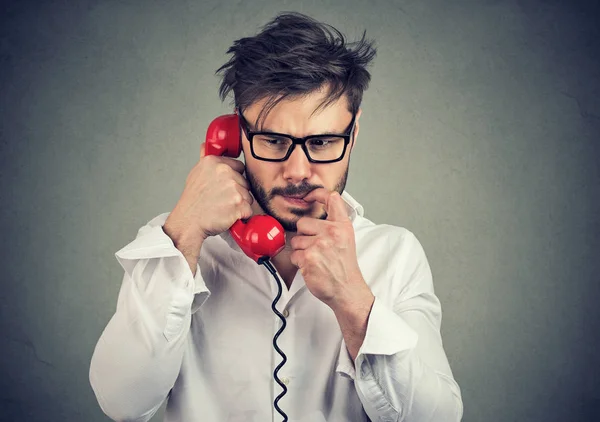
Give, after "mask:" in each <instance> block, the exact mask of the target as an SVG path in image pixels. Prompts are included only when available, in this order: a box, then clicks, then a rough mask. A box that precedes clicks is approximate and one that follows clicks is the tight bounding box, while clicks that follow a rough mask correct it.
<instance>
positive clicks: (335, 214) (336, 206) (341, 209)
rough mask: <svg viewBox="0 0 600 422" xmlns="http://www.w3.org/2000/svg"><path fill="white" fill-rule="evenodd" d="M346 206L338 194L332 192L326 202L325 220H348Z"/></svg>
mask: <svg viewBox="0 0 600 422" xmlns="http://www.w3.org/2000/svg"><path fill="white" fill-rule="evenodd" d="M348 218H349V217H348V213H347V212H346V205H345V204H344V200H343V199H342V197H341V196H340V194H339V193H337V192H335V191H333V192H331V194H330V195H329V199H328V201H327V219H328V220H333V221H344V220H348Z"/></svg>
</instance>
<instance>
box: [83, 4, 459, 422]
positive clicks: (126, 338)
mask: <svg viewBox="0 0 600 422" xmlns="http://www.w3.org/2000/svg"><path fill="white" fill-rule="evenodd" d="M352 47H354V48H352ZM228 52H229V53H233V57H232V58H231V60H230V61H229V62H228V63H227V64H225V65H224V66H222V67H221V68H220V69H219V71H222V72H223V73H224V76H223V82H222V85H221V90H220V94H221V97H222V99H225V98H226V96H227V94H228V93H229V92H231V91H233V93H234V97H235V104H236V108H235V110H236V112H237V113H238V115H239V120H240V126H241V129H242V137H241V138H242V139H241V142H242V149H243V153H244V158H245V165H244V164H242V162H240V161H237V160H235V159H233V158H227V157H216V156H206V155H205V152H204V150H205V147H204V145H203V146H202V148H201V158H200V160H199V162H198V163H197V164H196V165H195V166H194V168H193V169H192V170H191V172H190V173H189V175H188V177H187V180H186V184H185V188H184V191H183V193H182V195H181V198H180V199H179V201H178V203H177V204H176V206H175V208H174V209H173V211H172V212H171V213H166V214H162V215H159V216H158V217H156V218H154V219H153V220H151V221H150V222H149V223H148V224H147V225H145V226H144V227H142V228H141V229H140V230H139V232H138V235H137V237H136V239H135V240H133V241H132V242H131V243H130V244H129V245H127V246H126V247H124V248H123V249H121V250H120V251H118V252H117V253H116V256H117V259H118V260H119V263H120V264H121V265H122V267H123V269H124V270H125V273H124V277H123V283H122V287H121V291H120V293H119V299H118V303H117V309H116V312H115V314H114V316H113V317H112V319H111V320H110V322H109V323H108V325H107V327H106V329H105V331H104V332H103V334H102V336H101V338H100V340H99V342H98V344H97V347H96V349H95V352H94V355H93V357H92V361H91V368H90V382H91V384H92V387H93V389H94V391H95V394H96V397H97V399H98V402H99V404H100V406H101V407H102V409H103V410H104V412H105V413H106V414H107V415H108V416H110V417H111V418H113V419H114V420H118V421H147V420H149V419H150V418H151V417H152V415H153V414H154V413H155V412H156V411H157V409H158V408H159V407H160V406H161V404H162V403H163V402H164V400H165V399H167V400H168V402H167V408H166V416H165V420H166V421H170V422H175V421H177V422H184V421H185V422H195V421H207V422H212V421H214V422H223V421H257V422H264V421H279V420H281V419H282V416H281V415H280V414H279V413H278V412H277V411H275V410H274V407H273V400H274V398H275V397H276V396H278V395H279V394H280V393H281V387H280V386H279V384H278V383H277V382H275V380H274V379H273V370H274V369H275V367H276V366H277V365H279V363H280V362H281V357H280V356H279V354H277V353H276V351H275V350H274V348H273V336H274V334H275V333H276V332H277V330H278V329H279V328H280V327H281V321H280V319H279V318H277V317H276V316H275V314H274V313H273V311H272V309H271V303H272V301H273V298H274V296H275V294H276V292H277V287H276V284H275V282H274V280H273V278H271V275H270V274H269V273H268V272H267V271H265V268H263V267H262V266H260V265H257V264H256V262H254V261H253V260H252V259H250V258H249V257H247V256H246V255H244V253H242V251H241V249H240V248H239V247H238V246H237V244H236V243H235V242H234V241H233V239H232V237H231V235H230V234H229V233H228V231H227V229H228V228H229V227H230V226H231V225H232V224H233V223H234V222H235V221H236V220H237V219H240V218H241V219H246V218H249V217H250V216H251V215H256V214H268V215H271V216H273V217H275V218H276V219H277V220H278V221H279V222H280V223H281V224H282V226H283V227H284V229H285V231H286V233H285V235H286V247H285V249H284V250H283V251H282V252H281V253H279V254H278V255H277V256H275V257H274V258H273V259H272V263H273V265H274V267H275V268H276V270H277V273H278V274H279V276H280V277H281V278H282V279H283V281H284V283H285V286H284V287H283V294H282V297H281V300H280V301H279V303H278V308H279V310H280V311H281V312H282V313H283V315H284V317H285V320H286V328H285V330H284V331H283V333H282V334H281V336H280V337H279V339H278V341H277V344H278V346H279V347H280V348H281V349H282V350H283V352H284V353H285V355H286V356H287V362H286V363H285V364H284V366H283V367H282V368H281V370H280V372H279V378H280V379H281V381H282V382H283V384H284V385H286V388H287V393H286V394H285V395H284V396H283V398H282V399H281V400H280V401H279V403H278V405H279V407H280V408H281V409H282V410H283V411H284V412H285V414H287V416H288V417H289V420H290V421H304V422H315V421H316V422H319V421H328V422H346V421H352V422H358V421H368V420H371V421H373V422H375V421H406V422H425V421H440V422H452V421H459V420H460V419H461V417H462V412H463V410H462V399H461V394H460V389H459V387H458V385H457V383H456V382H455V380H454V378H453V375H452V372H451V370H450V367H449V364H448V360H447V358H446V355H445V352H444V350H443V346H442V340H441V336H440V324H441V309H440V303H439V301H438V299H437V297H436V296H435V294H434V290H433V284H432V275H431V270H430V268H429V265H428V262H427V259H426V256H425V253H424V251H423V249H422V247H421V245H420V243H419V241H418V240H417V239H416V238H415V236H414V235H413V234H412V233H411V232H410V231H408V230H406V229H404V228H400V227H394V226H390V225H376V224H374V223H372V222H371V221H369V220H368V219H366V218H365V217H364V216H363V207H362V206H361V205H360V204H358V203H357V201H356V200H354V199H353V198H352V197H351V196H350V195H349V194H348V193H347V192H345V191H344V187H345V184H346V178H347V174H348V166H349V161H350V155H351V151H352V149H353V148H354V146H355V145H356V142H357V137H358V134H359V118H360V116H361V112H362V111H361V109H360V103H361V100H362V94H363V91H364V90H365V89H366V88H367V85H368V82H369V79H370V75H369V73H368V72H367V70H366V66H367V65H368V64H369V62H370V61H371V60H372V58H373V57H374V56H375V50H374V48H373V47H372V45H371V44H369V43H368V42H366V41H365V38H364V35H363V37H362V39H361V40H360V41H359V42H358V43H354V44H352V45H347V44H346V43H345V40H344V38H343V36H342V35H341V34H340V33H339V32H338V31H337V30H335V29H333V28H331V27H329V26H327V25H324V24H322V23H319V22H317V21H315V20H313V19H312V18H309V17H307V16H304V15H301V14H298V13H287V14H281V15H279V16H278V17H276V18H275V19H274V20H273V21H272V22H270V23H269V24H267V25H266V26H265V27H264V28H263V31H262V32H261V33H259V34H258V35H256V36H255V37H250V38H243V39H241V40H238V41H236V43H235V44H234V46H233V47H232V48H231V49H230V50H229V51H228ZM261 132H271V133H272V132H276V133H278V134H279V135H276V136H275V135H272V134H271V135H264V134H261ZM319 134H329V135H328V136H327V137H312V138H309V139H308V140H307V139H304V141H303V143H301V144H297V143H294V142H292V138H290V137H295V138H302V137H307V136H310V135H319ZM331 134H337V135H339V136H331ZM244 172H245V175H246V177H244V176H243V174H244Z"/></svg>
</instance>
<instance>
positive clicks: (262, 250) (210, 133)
mask: <svg viewBox="0 0 600 422" xmlns="http://www.w3.org/2000/svg"><path fill="white" fill-rule="evenodd" d="M241 150H242V138H241V132H240V123H239V116H238V115H237V114H226V115H223V116H219V117H217V118H216V119H214V120H213V121H212V122H211V124H210V125H209V126H208V130H207V131H206V154H207V155H211V154H215V155H225V156H228V157H238V156H239V155H240V153H241ZM241 218H242V219H244V218H247V217H241ZM229 232H230V233H231V236H232V237H233V239H234V240H235V241H236V243H237V244H238V245H239V247H240V248H241V249H242V251H244V253H245V254H246V255H248V256H249V257H250V258H252V259H253V260H254V261H256V262H257V263H259V264H260V263H262V261H263V260H264V259H267V258H272V257H274V256H275V255H277V254H278V253H279V252H281V250H282V249H283V248H284V246H285V234H284V230H283V227H282V226H281V224H280V223H279V222H278V221H277V220H275V219H274V218H273V217H270V216H267V215H257V216H254V217H252V218H250V219H249V220H248V221H247V222H243V221H242V220H239V219H238V220H237V221H236V222H235V223H234V224H233V225H232V226H231V228H230V230H229Z"/></svg>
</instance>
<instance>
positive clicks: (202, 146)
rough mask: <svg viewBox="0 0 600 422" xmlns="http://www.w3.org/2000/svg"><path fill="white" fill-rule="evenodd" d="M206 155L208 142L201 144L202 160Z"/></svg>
mask: <svg viewBox="0 0 600 422" xmlns="http://www.w3.org/2000/svg"><path fill="white" fill-rule="evenodd" d="M205 155H206V142H202V143H201V144H200V158H204V156H205Z"/></svg>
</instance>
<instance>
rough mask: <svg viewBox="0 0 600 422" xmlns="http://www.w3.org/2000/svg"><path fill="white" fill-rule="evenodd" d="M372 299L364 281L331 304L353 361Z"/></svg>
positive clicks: (363, 334)
mask: <svg viewBox="0 0 600 422" xmlns="http://www.w3.org/2000/svg"><path fill="white" fill-rule="evenodd" d="M374 301H375V296H373V293H371V290H370V289H369V287H368V286H367V285H366V283H365V284H364V286H363V287H361V288H358V289H355V290H353V291H351V292H348V294H347V295H345V297H344V298H343V300H340V301H338V302H337V303H336V304H335V305H332V306H331V309H332V310H333V312H334V314H335V316H336V318H337V321H338V324H339V325H340V330H341V332H342V336H343V338H344V342H345V343H346V347H347V348H348V353H349V354H350V357H351V358H352V361H353V362H354V360H355V359H356V356H357V355H358V351H359V350H360V346H362V343H363V341H364V339H365V335H366V333H367V323H368V320H369V314H370V313H371V307H372V306H373V302H374Z"/></svg>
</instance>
